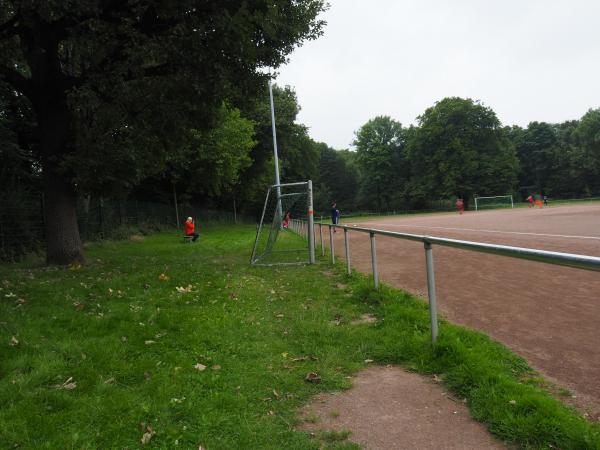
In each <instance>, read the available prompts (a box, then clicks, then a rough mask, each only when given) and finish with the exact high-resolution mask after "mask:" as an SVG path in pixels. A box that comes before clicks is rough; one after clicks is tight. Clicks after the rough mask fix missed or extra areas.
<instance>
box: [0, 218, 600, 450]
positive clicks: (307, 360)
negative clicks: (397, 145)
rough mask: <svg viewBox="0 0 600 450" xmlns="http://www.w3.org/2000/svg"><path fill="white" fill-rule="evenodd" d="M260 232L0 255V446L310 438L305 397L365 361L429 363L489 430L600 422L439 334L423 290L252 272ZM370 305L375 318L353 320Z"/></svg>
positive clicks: (550, 430) (558, 437)
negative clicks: (432, 328) (303, 424)
mask: <svg viewBox="0 0 600 450" xmlns="http://www.w3.org/2000/svg"><path fill="white" fill-rule="evenodd" d="M253 232H254V228H253V227H248V226H238V227H227V228H221V229H215V230H207V231H206V233H204V234H203V236H202V237H201V239H200V241H198V242H197V243H195V244H194V245H183V244H181V239H180V237H179V235H174V234H161V235H155V236H151V237H147V238H145V240H143V241H141V242H131V241H129V242H105V243H101V244H92V245H90V246H88V248H87V254H88V260H89V263H88V264H87V265H85V266H83V267H81V268H77V267H74V268H71V269H60V268H45V267H43V266H41V264H37V265H36V263H35V262H28V263H23V264H19V265H12V266H1V267H0V287H1V288H2V289H1V290H0V405H2V408H0V448H13V447H15V446H17V448H28V449H39V448H61V449H62V448H65V449H67V448H121V449H125V448H139V447H140V446H141V444H140V440H141V439H142V436H143V434H144V432H147V431H148V426H150V427H151V429H152V431H153V432H154V433H155V434H154V435H152V439H151V440H150V442H149V444H147V445H146V447H148V448H165V449H167V448H168V449H171V448H198V446H199V445H202V446H203V447H204V448H206V449H208V450H215V449H237V448H243V449H283V448H285V449H317V448H319V446H321V445H323V442H321V441H320V440H319V438H318V437H315V438H311V437H310V435H309V434H307V433H304V432H298V431H295V429H294V425H295V424H296V423H297V421H298V420H299V419H298V409H299V407H300V406H301V405H302V404H304V403H305V402H306V401H307V400H308V399H309V398H310V397H311V396H312V395H314V394H316V393H317V392H320V391H323V390H338V389H344V388H348V387H349V380H348V379H347V378H346V377H347V376H348V375H351V374H353V373H355V372H356V371H358V370H360V369H361V368H363V367H364V366H365V363H364V360H365V359H373V360H375V361H376V362H377V363H380V364H388V363H399V364H402V365H403V366H405V367H407V368H409V369H410V370H415V371H418V372H421V373H428V374H431V373H435V374H438V375H439V376H441V377H442V378H443V379H444V382H445V383H446V384H447V386H448V387H449V388H450V389H452V391H453V392H454V393H455V395H457V396H460V398H463V397H464V398H466V399H467V403H468V405H469V407H470V409H471V412H472V415H473V416H474V417H475V418H476V419H478V420H480V421H482V422H484V423H486V424H487V426H488V428H489V429H490V430H491V431H492V432H493V433H495V434H496V435H497V436H498V437H499V438H500V439H503V440H506V441H511V442H515V443H517V444H519V445H520V446H521V447H524V448H552V446H554V448H556V447H558V448H561V449H600V428H599V427H598V426H595V425H591V424H589V423H587V422H586V421H585V420H584V419H583V418H581V417H580V416H579V415H578V414H576V413H575V412H573V411H572V410H570V409H569V408H567V407H565V406H564V405H562V404H561V403H560V402H559V401H558V400H555V399H554V398H552V397H551V396H550V395H549V394H547V393H546V392H545V391H544V390H543V389H542V387H541V386H542V384H540V383H535V382H531V381H530V380H531V378H532V373H531V371H530V369H529V367H528V366H527V364H526V363H525V361H523V360H522V359H521V358H519V357H517V356H515V355H514V354H512V353H510V352H509V351H508V350H507V349H505V348H504V347H502V346H500V345H499V344H497V343H495V342H493V341H492V340H490V339H489V338H487V337H485V336H483V335H481V334H479V333H476V332H473V331H469V330H465V329H463V328H461V327H458V326H454V325H451V324H448V323H441V326H440V338H439V341H438V344H437V345H436V346H435V347H432V346H431V344H430V332H429V325H428V313H427V307H426V305H425V304H424V303H423V302H422V301H420V300H418V299H415V298H414V297H411V296H409V295H408V294H405V293H402V292H400V291H397V290H393V289H391V288H388V287H385V286H384V287H383V288H382V289H381V291H380V292H373V291H372V290H371V288H370V282H369V280H368V279H367V278H366V277H363V276H361V275H359V274H355V275H353V276H352V277H347V276H345V275H344V274H343V268H342V267H341V266H340V267H339V268H338V267H336V268H331V267H330V266H329V265H328V264H327V263H326V262H325V261H321V262H320V263H319V264H317V265H314V266H300V267H296V266H293V267H286V268H260V267H250V266H249V265H248V259H249V252H250V249H251V246H252V242H253V237H254V234H253ZM161 274H165V275H166V276H167V277H168V279H166V280H163V281H161V280H160V279H159V276H160V275H161ZM189 285H191V288H190V292H183V293H180V292H178V291H177V289H176V288H177V287H180V288H184V289H183V290H184V291H186V290H188V286H189ZM364 313H371V314H375V315H376V316H378V317H379V319H380V320H379V322H378V323H377V324H375V325H373V324H370V325H369V324H364V325H358V326H353V325H350V322H351V321H352V320H354V319H357V318H359V317H360V316H361V315H362V314H364ZM340 318H341V319H342V320H340ZM336 319H338V320H336ZM336 323H338V324H339V325H337V324H336ZM13 337H14V338H15V340H16V341H18V344H16V343H15V341H13V342H12V344H15V345H9V344H10V343H11V340H12V338H13ZM197 364H201V365H202V366H205V369H204V370H202V371H200V370H198V369H197V368H195V367H194V366H196V365H197ZM197 367H200V366H197ZM308 372H316V373H318V374H319V375H320V377H321V379H322V382H321V383H318V384H313V383H307V382H306V381H304V378H305V376H306V374H307V373H308ZM72 383H75V385H73V384H72ZM68 387H72V388H73V389H66V388H68ZM330 448H356V446H355V445H353V444H352V443H349V442H347V443H343V442H340V443H331V446H330Z"/></svg>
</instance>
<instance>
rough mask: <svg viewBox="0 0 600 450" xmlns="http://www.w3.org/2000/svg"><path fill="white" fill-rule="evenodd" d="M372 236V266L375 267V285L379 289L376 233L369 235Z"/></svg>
mask: <svg viewBox="0 0 600 450" xmlns="http://www.w3.org/2000/svg"><path fill="white" fill-rule="evenodd" d="M369 234H370V236H371V265H372V267H373V285H374V287H375V289H379V273H378V272H377V243H376V242H375V233H373V232H371V233H369Z"/></svg>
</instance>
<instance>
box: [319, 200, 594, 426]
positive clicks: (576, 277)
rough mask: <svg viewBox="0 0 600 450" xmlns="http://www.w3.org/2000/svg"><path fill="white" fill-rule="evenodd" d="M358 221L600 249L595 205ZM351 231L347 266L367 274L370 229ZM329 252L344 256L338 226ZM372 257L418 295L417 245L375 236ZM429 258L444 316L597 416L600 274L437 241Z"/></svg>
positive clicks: (388, 277)
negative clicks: (489, 340)
mask: <svg viewBox="0 0 600 450" xmlns="http://www.w3.org/2000/svg"><path fill="white" fill-rule="evenodd" d="M353 223H355V222H354V221H353V219H351V218H349V219H346V220H343V224H345V225H351V224H353ZM356 223H357V224H358V222H356ZM360 226H361V227H367V228H378V229H385V230H391V231H398V232H406V233H414V234H423V235H430V236H439V237H448V238H455V239H463V240H469V241H477V242H487V243H495V244H504V245H512V246H518V247H530V248H537V249H542V250H552V251H559V252H567V253H579V254H585V255H591V256H600V204H598V203H596V204H594V203H590V204H578V205H568V206H555V207H550V208H545V209H537V208H536V209H528V208H516V209H503V210H488V211H479V212H467V213H465V214H464V215H458V214H457V213H443V214H428V215H416V216H394V217H389V218H378V219H375V220H367V221H365V220H361V221H360ZM323 231H324V232H325V231H326V230H325V229H324V230H323ZM349 236H350V249H351V250H350V253H351V256H352V264H353V267H354V268H356V269H358V270H360V271H362V272H370V271H371V257H370V244H369V236H368V234H364V233H349ZM327 241H328V240H327V239H326V240H325V242H327ZM336 253H337V254H338V255H339V256H340V257H341V256H343V255H344V246H343V233H336ZM377 254H378V266H379V273H380V279H381V280H382V281H383V282H385V283H388V284H390V285H393V286H396V287H399V288H403V289H406V290H408V291H410V292H413V293H417V294H419V295H421V296H422V297H425V298H426V292H427V290H426V289H427V284H426V278H425V276H426V275H425V255H424V251H423V245H422V244H421V243H416V242H410V241H404V240H399V239H394V238H389V237H382V236H378V237H377ZM434 262H435V276H436V287H437V294H438V308H439V310H440V312H441V313H442V315H443V316H444V317H445V318H447V319H448V320H450V321H452V322H454V323H458V324H462V325H466V326H468V327H471V328H475V329H477V330H481V331H482V332H484V333H486V334H488V335H489V336H491V337H493V338H495V339H496V340H498V341H500V342H502V343H504V344H506V345H507V346H509V347H510V348H512V349H513V350H514V351H516V352H517V353H519V354H520V355H522V356H523V357H524V358H526V359H527V360H528V361H529V362H530V363H531V365H532V366H533V367H534V368H536V369H538V370H540V371H541V372H543V373H544V374H545V375H546V376H547V377H548V378H550V379H551V380H555V381H556V382H557V384H558V385H559V386H561V387H566V388H568V389H570V390H571V391H572V393H573V394H574V397H572V398H571V401H573V402H574V403H575V404H577V405H578V406H579V407H581V408H583V409H584V410H587V411H588V412H589V413H590V415H591V416H592V417H596V418H597V417H600V382H599V380H600V273H598V272H591V271H586V270H580V269H572V268H568V267H559V266H553V265H549V264H544V263H539V262H532V261H525V260H520V259H514V258H509V257H503V256H496V255H488V254H483V253H476V252H472V251H467V250H459V249H453V248H448V247H440V246H434Z"/></svg>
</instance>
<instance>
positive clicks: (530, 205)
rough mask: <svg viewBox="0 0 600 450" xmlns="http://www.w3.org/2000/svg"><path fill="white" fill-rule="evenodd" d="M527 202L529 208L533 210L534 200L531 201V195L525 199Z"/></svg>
mask: <svg viewBox="0 0 600 450" xmlns="http://www.w3.org/2000/svg"><path fill="white" fill-rule="evenodd" d="M527 201H528V202H529V207H530V208H533V207H534V206H535V205H534V200H533V195H530V196H529V197H527Z"/></svg>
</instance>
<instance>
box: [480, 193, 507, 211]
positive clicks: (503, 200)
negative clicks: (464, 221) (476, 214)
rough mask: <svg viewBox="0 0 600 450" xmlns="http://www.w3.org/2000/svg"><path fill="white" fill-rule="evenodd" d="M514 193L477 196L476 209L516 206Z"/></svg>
mask: <svg viewBox="0 0 600 450" xmlns="http://www.w3.org/2000/svg"><path fill="white" fill-rule="evenodd" d="M514 207H515V204H514V202H513V196H512V195H494V196H491V197H477V196H475V211H479V210H480V209H492V208H514Z"/></svg>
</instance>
